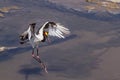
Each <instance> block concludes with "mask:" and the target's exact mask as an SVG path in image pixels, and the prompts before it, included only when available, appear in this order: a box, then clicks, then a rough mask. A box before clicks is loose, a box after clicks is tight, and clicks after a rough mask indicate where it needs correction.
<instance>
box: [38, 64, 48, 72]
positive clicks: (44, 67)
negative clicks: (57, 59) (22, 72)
mask: <svg viewBox="0 0 120 80" xmlns="http://www.w3.org/2000/svg"><path fill="white" fill-rule="evenodd" d="M40 66H41V68H42V69H44V71H45V72H46V73H48V71H47V67H46V65H45V64H44V63H40Z"/></svg>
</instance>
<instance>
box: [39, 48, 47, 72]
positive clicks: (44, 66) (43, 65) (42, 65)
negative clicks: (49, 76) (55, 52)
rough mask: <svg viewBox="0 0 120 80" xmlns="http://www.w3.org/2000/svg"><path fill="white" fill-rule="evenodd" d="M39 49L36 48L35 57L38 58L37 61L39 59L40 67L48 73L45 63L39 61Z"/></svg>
mask: <svg viewBox="0 0 120 80" xmlns="http://www.w3.org/2000/svg"><path fill="white" fill-rule="evenodd" d="M38 52H39V49H38V48H37V59H38V61H39V63H40V65H41V67H42V68H43V69H44V70H45V72H46V73H48V71H47V67H46V65H45V64H44V63H43V62H42V61H41V59H40V56H39V53H38Z"/></svg>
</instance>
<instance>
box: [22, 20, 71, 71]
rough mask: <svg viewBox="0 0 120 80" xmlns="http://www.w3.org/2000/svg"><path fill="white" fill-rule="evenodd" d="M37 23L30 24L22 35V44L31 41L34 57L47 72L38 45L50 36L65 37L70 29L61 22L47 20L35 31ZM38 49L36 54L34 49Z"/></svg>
mask: <svg viewBox="0 0 120 80" xmlns="http://www.w3.org/2000/svg"><path fill="white" fill-rule="evenodd" d="M35 25H36V23H32V24H29V27H28V29H27V30H26V31H25V32H24V33H22V34H21V35H20V40H21V42H20V43H21V44H24V43H26V42H30V44H31V45H32V47H33V50H32V57H33V58H34V59H35V60H36V61H38V62H39V63H40V65H41V68H43V69H44V70H45V72H46V73H47V68H46V65H45V64H44V63H43V62H42V61H41V59H40V57H39V54H38V47H39V43H40V42H45V41H49V38H48V36H56V37H58V38H65V37H64V34H69V33H70V31H69V29H68V28H65V27H63V26H62V25H60V24H59V23H55V22H46V23H45V24H44V25H42V26H41V27H40V28H39V29H38V31H37V32H35ZM35 49H36V50H37V56H36V55H34V50H35Z"/></svg>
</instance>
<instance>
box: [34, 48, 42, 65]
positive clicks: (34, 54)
mask: <svg viewBox="0 0 120 80" xmlns="http://www.w3.org/2000/svg"><path fill="white" fill-rule="evenodd" d="M34 50H35V48H33V50H32V57H33V58H34V59H35V60H36V61H38V62H39V63H41V62H40V61H39V60H38V58H37V57H36V56H35V54H34Z"/></svg>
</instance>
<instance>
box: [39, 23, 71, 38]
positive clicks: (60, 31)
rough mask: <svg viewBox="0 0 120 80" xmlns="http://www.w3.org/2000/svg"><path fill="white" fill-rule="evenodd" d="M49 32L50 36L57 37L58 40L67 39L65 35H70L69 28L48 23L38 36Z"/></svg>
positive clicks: (40, 29)
mask: <svg viewBox="0 0 120 80" xmlns="http://www.w3.org/2000/svg"><path fill="white" fill-rule="evenodd" d="M44 32H47V34H48V35H50V36H56V37H58V38H65V36H64V34H69V33H70V31H69V29H68V28H66V27H64V26H63V25H61V24H60V23H55V22H46V23H45V24H44V25H43V26H42V27H41V28H39V29H38V32H37V33H38V34H42V35H43V34H44Z"/></svg>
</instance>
